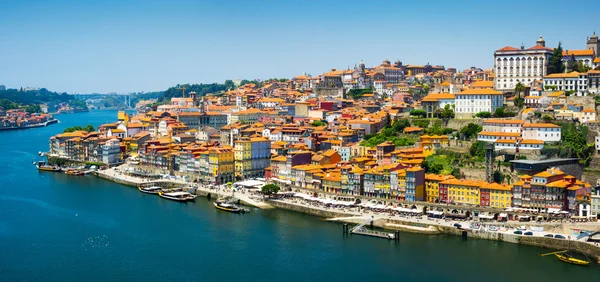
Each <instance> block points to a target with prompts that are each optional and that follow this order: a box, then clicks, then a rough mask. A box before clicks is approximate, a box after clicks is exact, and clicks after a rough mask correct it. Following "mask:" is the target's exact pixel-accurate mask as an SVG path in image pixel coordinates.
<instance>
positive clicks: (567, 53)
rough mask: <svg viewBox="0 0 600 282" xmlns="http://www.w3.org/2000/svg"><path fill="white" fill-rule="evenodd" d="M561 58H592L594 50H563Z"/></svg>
mask: <svg viewBox="0 0 600 282" xmlns="http://www.w3.org/2000/svg"><path fill="white" fill-rule="evenodd" d="M562 55H563V57H565V56H571V55H573V56H593V55H594V50H590V49H585V50H563V52H562Z"/></svg>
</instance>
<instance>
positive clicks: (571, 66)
mask: <svg viewBox="0 0 600 282" xmlns="http://www.w3.org/2000/svg"><path fill="white" fill-rule="evenodd" d="M572 71H577V60H575V55H574V54H571V57H570V58H569V59H568V60H567V72H572Z"/></svg>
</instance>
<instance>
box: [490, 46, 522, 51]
mask: <svg viewBox="0 0 600 282" xmlns="http://www.w3.org/2000/svg"><path fill="white" fill-rule="evenodd" d="M518 50H519V49H517V48H515V47H511V46H504V47H502V48H500V49H498V50H496V51H518Z"/></svg>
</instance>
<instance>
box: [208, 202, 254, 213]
mask: <svg viewBox="0 0 600 282" xmlns="http://www.w3.org/2000/svg"><path fill="white" fill-rule="evenodd" d="M213 205H214V206H215V208H217V209H219V210H222V211H228V212H233V213H241V212H250V211H249V210H248V209H245V208H241V207H239V206H237V205H236V204H234V203H233V202H231V201H227V200H217V201H216V202H214V203H213Z"/></svg>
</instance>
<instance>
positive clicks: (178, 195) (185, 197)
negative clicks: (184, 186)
mask: <svg viewBox="0 0 600 282" xmlns="http://www.w3.org/2000/svg"><path fill="white" fill-rule="evenodd" d="M158 195H159V196H161V197H163V198H165V199H169V200H173V201H178V202H187V201H193V200H194V199H196V197H197V196H196V195H193V194H191V193H188V192H183V191H179V192H163V191H160V192H158Z"/></svg>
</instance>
